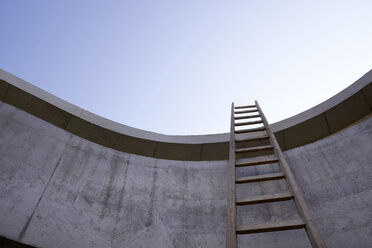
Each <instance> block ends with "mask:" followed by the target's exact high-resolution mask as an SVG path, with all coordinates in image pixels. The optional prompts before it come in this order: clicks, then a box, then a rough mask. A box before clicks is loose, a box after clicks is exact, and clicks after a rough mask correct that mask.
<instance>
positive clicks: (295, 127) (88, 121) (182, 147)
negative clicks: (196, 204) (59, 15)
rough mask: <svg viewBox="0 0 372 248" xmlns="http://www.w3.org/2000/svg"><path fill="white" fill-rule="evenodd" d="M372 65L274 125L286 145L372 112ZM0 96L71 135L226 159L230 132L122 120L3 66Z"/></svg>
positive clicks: (123, 147) (157, 154)
mask: <svg viewBox="0 0 372 248" xmlns="http://www.w3.org/2000/svg"><path fill="white" fill-rule="evenodd" d="M371 82H372V70H371V71H369V72H368V73H366V74H365V75H364V76H363V77H362V78H360V79H359V80H358V81H356V82H355V83H354V84H352V85H351V86H349V87H348V88H346V89H345V90H343V91H342V92H340V93H339V94H337V95H335V96H334V97H332V98H330V99H329V100H327V101H325V102H323V103H321V104H319V105H317V106H315V107H313V108H312V109H309V110H307V111H305V112H303V113H300V114H298V115H296V116H293V117H291V118H288V119H286V120H283V121H280V122H277V123H274V124H272V130H273V131H274V132H275V135H276V137H277V139H278V142H279V144H280V146H281V148H282V149H283V150H287V149H292V148H294V147H297V146H301V145H304V144H308V143H311V142H314V141H316V140H319V139H321V138H324V137H326V136H328V135H330V134H332V133H335V132H337V131H339V130H341V129H343V128H345V127H347V126H348V125H350V124H352V123H353V122H355V121H357V120H359V119H361V118H362V117H364V116H366V115H367V114H369V113H371V111H372V84H371ZM0 100H1V101H3V102H6V103H8V104H10V105H13V106H16V107H17V108H19V109H22V110H24V111H26V112H28V113H31V114H32V115H35V116H37V117H39V118H41V119H43V120H45V121H47V122H49V123H51V124H53V125H55V126H57V127H59V128H62V129H64V130H66V131H68V132H70V133H72V134H75V135H77V136H80V137H82V138H85V139H87V140H90V141H92V142H95V143H97V144H101V145H103V146H106V147H109V148H113V149H115V150H118V151H123V152H128V153H132V154H137V155H143V156H147V157H154V158H163V159H173V160H185V161H200V160H225V159H228V140H229V135H228V134H227V133H225V134H211V135H189V136H178V135H163V134H157V133H153V132H148V131H144V130H139V129H136V128H132V127H129V126H126V125H123V124H119V123H116V122H113V121H110V120H107V119H105V118H102V117H100V116H97V115H95V114H93V113H90V112H88V111H86V110H83V109H81V108H79V107H77V106H75V105H72V104H70V103H67V102H65V101H63V100H62V99H60V98H58V97H55V96H53V95H51V94H49V93H47V92H45V91H43V90H41V89H39V88H37V87H35V86H33V85H31V84H29V83H27V82H25V81H23V80H21V79H19V78H17V77H15V76H13V75H11V74H10V73H7V72H5V71H3V70H1V69H0Z"/></svg>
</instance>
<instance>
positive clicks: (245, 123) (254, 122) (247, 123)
mask: <svg viewBox="0 0 372 248" xmlns="http://www.w3.org/2000/svg"><path fill="white" fill-rule="evenodd" d="M260 123H262V120H259V121H247V122H240V123H235V126H246V125H253V124H260Z"/></svg>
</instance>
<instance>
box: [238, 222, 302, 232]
mask: <svg viewBox="0 0 372 248" xmlns="http://www.w3.org/2000/svg"><path fill="white" fill-rule="evenodd" d="M304 227H305V222H304V221H303V220H287V221H279V222H266V223H260V224H252V225H240V226H238V228H237V230H236V233H237V234H250V233H262V232H275V231H283V230H291V229H300V228H304Z"/></svg>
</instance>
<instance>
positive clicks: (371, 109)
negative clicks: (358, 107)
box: [360, 89, 372, 112]
mask: <svg viewBox="0 0 372 248" xmlns="http://www.w3.org/2000/svg"><path fill="white" fill-rule="evenodd" d="M360 92H361V93H362V96H363V98H364V101H366V103H367V105H368V108H369V111H370V112H372V106H371V105H370V103H369V101H368V98H367V96H366V94H365V93H364V91H363V89H362V90H361V91H360Z"/></svg>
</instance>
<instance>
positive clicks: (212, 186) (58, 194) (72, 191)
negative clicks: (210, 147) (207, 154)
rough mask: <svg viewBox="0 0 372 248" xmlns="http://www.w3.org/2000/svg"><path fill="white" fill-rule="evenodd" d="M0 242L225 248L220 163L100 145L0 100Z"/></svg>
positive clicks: (224, 165)
mask: <svg viewBox="0 0 372 248" xmlns="http://www.w3.org/2000/svg"><path fill="white" fill-rule="evenodd" d="M0 141H1V143H0V177H1V180H0V236H5V237H7V238H9V239H13V240H17V241H19V242H22V243H26V244H29V245H34V246H37V247H133V248H138V247H223V246H224V242H225V220H226V178H225V175H226V169H227V162H226V161H199V162H184V161H172V160H162V159H154V158H147V157H142V156H138V155H133V154H127V153H123V152H119V151H115V150H113V149H109V148H106V147H104V146H101V145H97V144H95V143H92V142H90V141H87V140H85V139H82V138H80V137H78V136H75V135H72V134H70V133H68V132H66V131H64V130H61V129H59V128H57V127H55V126H53V125H51V124H49V123H47V122H45V121H42V120H40V119H38V118H36V117H34V116H32V115H30V114H27V113H25V112H24V111H21V110H18V109H16V108H15V107H13V106H10V105H8V104H6V103H2V102H0Z"/></svg>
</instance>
